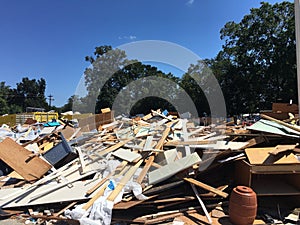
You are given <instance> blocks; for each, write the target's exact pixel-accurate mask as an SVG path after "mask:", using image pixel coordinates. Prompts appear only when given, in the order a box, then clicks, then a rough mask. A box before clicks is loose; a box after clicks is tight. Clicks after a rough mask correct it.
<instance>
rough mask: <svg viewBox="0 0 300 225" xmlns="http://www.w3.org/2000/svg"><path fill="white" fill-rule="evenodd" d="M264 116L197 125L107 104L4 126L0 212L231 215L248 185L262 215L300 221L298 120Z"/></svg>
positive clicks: (49, 216)
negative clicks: (74, 116)
mask: <svg viewBox="0 0 300 225" xmlns="http://www.w3.org/2000/svg"><path fill="white" fill-rule="evenodd" d="M261 117H262V118H261V119H260V120H259V121H257V122H256V123H254V124H253V125H251V126H244V125H237V124H234V123H233V121H231V122H228V123H221V122H220V123H215V124H209V125H207V124H205V125H201V124H197V123H195V122H193V121H192V120H188V119H183V118H178V117H176V116H174V115H168V114H167V113H166V112H161V111H159V110H157V111H152V112H151V113H149V114H148V115H146V116H144V117H136V118H133V119H132V118H127V117H122V116H119V117H116V118H114V116H113V112H111V111H109V110H108V111H106V112H104V113H102V114H100V115H96V116H93V117H91V118H85V119H82V120H79V121H78V123H71V121H67V120H63V119H61V120H59V121H52V122H49V123H47V124H40V123H34V122H33V123H27V124H24V125H23V126H18V127H14V128H9V127H7V126H2V128H1V130H0V136H1V140H2V141H1V142H0V160H1V161H0V173H1V174H0V175H2V176H1V177H0V184H1V189H0V205H1V211H0V212H1V213H0V218H7V217H11V216H16V215H18V216H19V217H18V218H20V217H21V218H25V219H27V223H36V224H37V223H40V224H41V223H42V221H61V220H63V221H66V222H67V223H69V224H74V223H77V224H79V223H80V224H98V225H100V224H162V223H163V224H205V223H210V224H222V220H225V221H227V222H228V223H229V224H230V222H229V218H228V206H229V204H230V201H229V199H230V193H231V191H232V189H233V188H234V187H235V186H237V185H244V186H248V187H251V188H252V189H253V190H254V191H255V192H256V194H257V196H258V211H257V218H256V219H257V220H258V221H259V222H258V223H264V222H266V223H270V222H273V223H275V222H278V221H296V222H297V220H299V215H298V214H299V210H298V209H297V208H296V207H297V204H298V206H299V203H300V201H299V198H297V196H300V183H299V178H300V159H299V158H300V156H299V153H300V150H299V148H298V140H299V137H300V128H299V127H298V126H296V125H292V124H289V123H286V122H283V121H280V120H276V119H274V118H271V117H268V116H264V115H261ZM103 118H104V119H103ZM268 196H273V197H274V196H277V197H278V198H279V199H276V200H274V199H275V197H274V198H273V197H272V201H273V202H272V201H271V203H270V201H269V199H268ZM295 196H296V197H295ZM281 197H285V199H288V197H291V198H292V201H293V203H292V202H291V201H288V205H287V206H286V205H285V204H284V202H283V201H282V200H281V199H280V198H281ZM274 201H276V203H275V205H274ZM268 207H269V208H268ZM295 208H296V209H295ZM293 210H294V211H293ZM273 211H274V212H273ZM297 213H298V214H297Z"/></svg>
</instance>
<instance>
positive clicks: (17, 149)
mask: <svg viewBox="0 0 300 225" xmlns="http://www.w3.org/2000/svg"><path fill="white" fill-rule="evenodd" d="M30 155H32V153H31V152H30V151H28V150H27V149H25V148H24V147H22V146H21V145H19V144H18V143H16V142H15V141H14V140H12V139H11V138H6V139H4V140H3V141H2V142H1V143H0V159H1V160H3V162H5V163H6V164H7V165H8V166H10V167H11V168H12V169H13V170H15V171H16V172H17V173H18V174H20V175H21V176H22V177H23V178H24V179H25V180H27V181H33V180H37V179H39V178H41V177H42V176H43V175H44V174H45V173H46V172H47V171H48V170H50V169H51V167H52V166H51V165H50V164H49V163H47V162H46V161H44V160H42V159H41V158H39V157H38V156H34V157H32V158H30Z"/></svg>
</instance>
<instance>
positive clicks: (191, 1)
mask: <svg viewBox="0 0 300 225" xmlns="http://www.w3.org/2000/svg"><path fill="white" fill-rule="evenodd" d="M194 1H195V0H188V1H187V2H186V5H188V6H191V5H193V3H194Z"/></svg>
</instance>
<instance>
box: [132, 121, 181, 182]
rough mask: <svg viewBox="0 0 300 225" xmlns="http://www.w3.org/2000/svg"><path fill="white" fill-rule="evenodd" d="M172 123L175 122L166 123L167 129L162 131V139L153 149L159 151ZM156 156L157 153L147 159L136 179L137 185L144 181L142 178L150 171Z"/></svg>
mask: <svg viewBox="0 0 300 225" xmlns="http://www.w3.org/2000/svg"><path fill="white" fill-rule="evenodd" d="M174 123H175V122H169V123H167V125H166V126H167V127H166V129H165V130H164V132H163V134H162V137H161V138H160V140H159V141H158V143H157V144H156V146H155V149H159V150H161V149H162V148H163V145H164V142H165V140H166V138H167V137H168V135H169V132H170V130H171V126H172V125H173V124H174ZM156 154H157V152H156V153H154V154H152V155H151V156H150V157H149V159H148V161H147V162H146V164H145V166H144V168H143V169H142V171H141V173H140V175H139V177H138V178H137V180H136V182H137V183H139V184H141V183H142V181H143V180H144V177H145V176H146V174H147V172H148V170H149V169H150V167H151V165H152V164H153V162H154V159H155V155H156Z"/></svg>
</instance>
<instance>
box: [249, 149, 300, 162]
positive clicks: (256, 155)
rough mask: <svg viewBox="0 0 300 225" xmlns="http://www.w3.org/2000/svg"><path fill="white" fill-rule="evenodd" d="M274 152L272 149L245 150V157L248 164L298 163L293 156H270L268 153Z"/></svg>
mask: <svg viewBox="0 0 300 225" xmlns="http://www.w3.org/2000/svg"><path fill="white" fill-rule="evenodd" d="M273 150H274V147H268V148H247V149H245V152H246V155H247V157H248V159H249V162H250V164H253V165H259V164H282V163H283V164H290V163H300V162H299V161H298V160H297V158H296V157H294V154H292V155H288V156H286V155H282V154H280V155H279V154H278V155H272V154H270V152H272V151H273Z"/></svg>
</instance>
